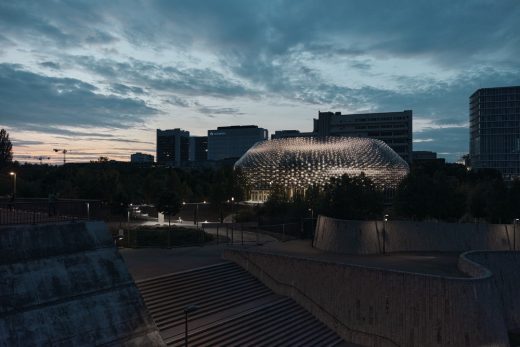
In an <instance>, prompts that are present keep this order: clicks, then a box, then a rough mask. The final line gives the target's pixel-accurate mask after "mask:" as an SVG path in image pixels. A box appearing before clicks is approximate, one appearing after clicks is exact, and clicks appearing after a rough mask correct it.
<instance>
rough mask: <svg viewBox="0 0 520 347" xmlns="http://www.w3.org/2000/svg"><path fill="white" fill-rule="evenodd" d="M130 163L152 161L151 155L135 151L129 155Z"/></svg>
mask: <svg viewBox="0 0 520 347" xmlns="http://www.w3.org/2000/svg"><path fill="white" fill-rule="evenodd" d="M130 162H131V163H153V155H151V154H145V153H141V152H137V153H134V154H131V155H130Z"/></svg>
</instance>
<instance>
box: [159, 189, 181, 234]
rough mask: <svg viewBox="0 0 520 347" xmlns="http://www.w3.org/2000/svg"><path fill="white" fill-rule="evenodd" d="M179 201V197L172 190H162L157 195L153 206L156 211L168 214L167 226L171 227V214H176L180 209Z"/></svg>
mask: <svg viewBox="0 0 520 347" xmlns="http://www.w3.org/2000/svg"><path fill="white" fill-rule="evenodd" d="M181 203H182V202H181V198H180V197H179V195H178V194H177V193H176V192H175V191H173V190H168V191H164V192H162V193H161V194H160V195H159V198H158V200H157V202H156V204H155V207H156V208H157V211H158V212H161V213H164V215H165V216H168V226H170V227H171V216H172V215H176V214H177V213H179V211H180V210H181Z"/></svg>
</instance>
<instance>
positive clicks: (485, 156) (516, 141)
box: [469, 86, 520, 180]
mask: <svg viewBox="0 0 520 347" xmlns="http://www.w3.org/2000/svg"><path fill="white" fill-rule="evenodd" d="M469 115H470V159H471V166H472V168H473V169H497V170H499V171H500V172H501V173H502V175H503V177H504V179H506V180H511V179H514V178H515V177H516V178H520V86H516V87H500V88H483V89H479V90H477V91H476V92H475V93H473V94H472V95H471V96H470V98H469Z"/></svg>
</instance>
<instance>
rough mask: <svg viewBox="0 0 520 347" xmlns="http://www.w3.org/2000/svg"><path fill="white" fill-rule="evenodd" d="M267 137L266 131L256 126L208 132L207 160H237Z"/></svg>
mask: <svg viewBox="0 0 520 347" xmlns="http://www.w3.org/2000/svg"><path fill="white" fill-rule="evenodd" d="M267 137H268V133H267V130H266V129H263V128H259V127H258V126H256V125H244V126H239V125H235V126H227V127H218V128H217V129H216V130H208V160H222V159H230V158H237V159H238V158H240V157H241V156H242V155H243V154H244V153H245V152H247V150H248V149H249V148H251V147H252V146H253V145H254V144H255V143H257V142H258V141H264V140H267Z"/></svg>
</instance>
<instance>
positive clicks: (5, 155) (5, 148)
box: [0, 129, 13, 167]
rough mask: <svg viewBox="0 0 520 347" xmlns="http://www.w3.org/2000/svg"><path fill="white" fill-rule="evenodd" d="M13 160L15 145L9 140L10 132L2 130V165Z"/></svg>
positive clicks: (0, 158)
mask: <svg viewBox="0 0 520 347" xmlns="http://www.w3.org/2000/svg"><path fill="white" fill-rule="evenodd" d="M12 161H13V145H12V144H11V141H10V140H9V133H8V132H7V131H5V129H2V130H0V167H3V166H5V165H6V164H8V163H10V162H12Z"/></svg>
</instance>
